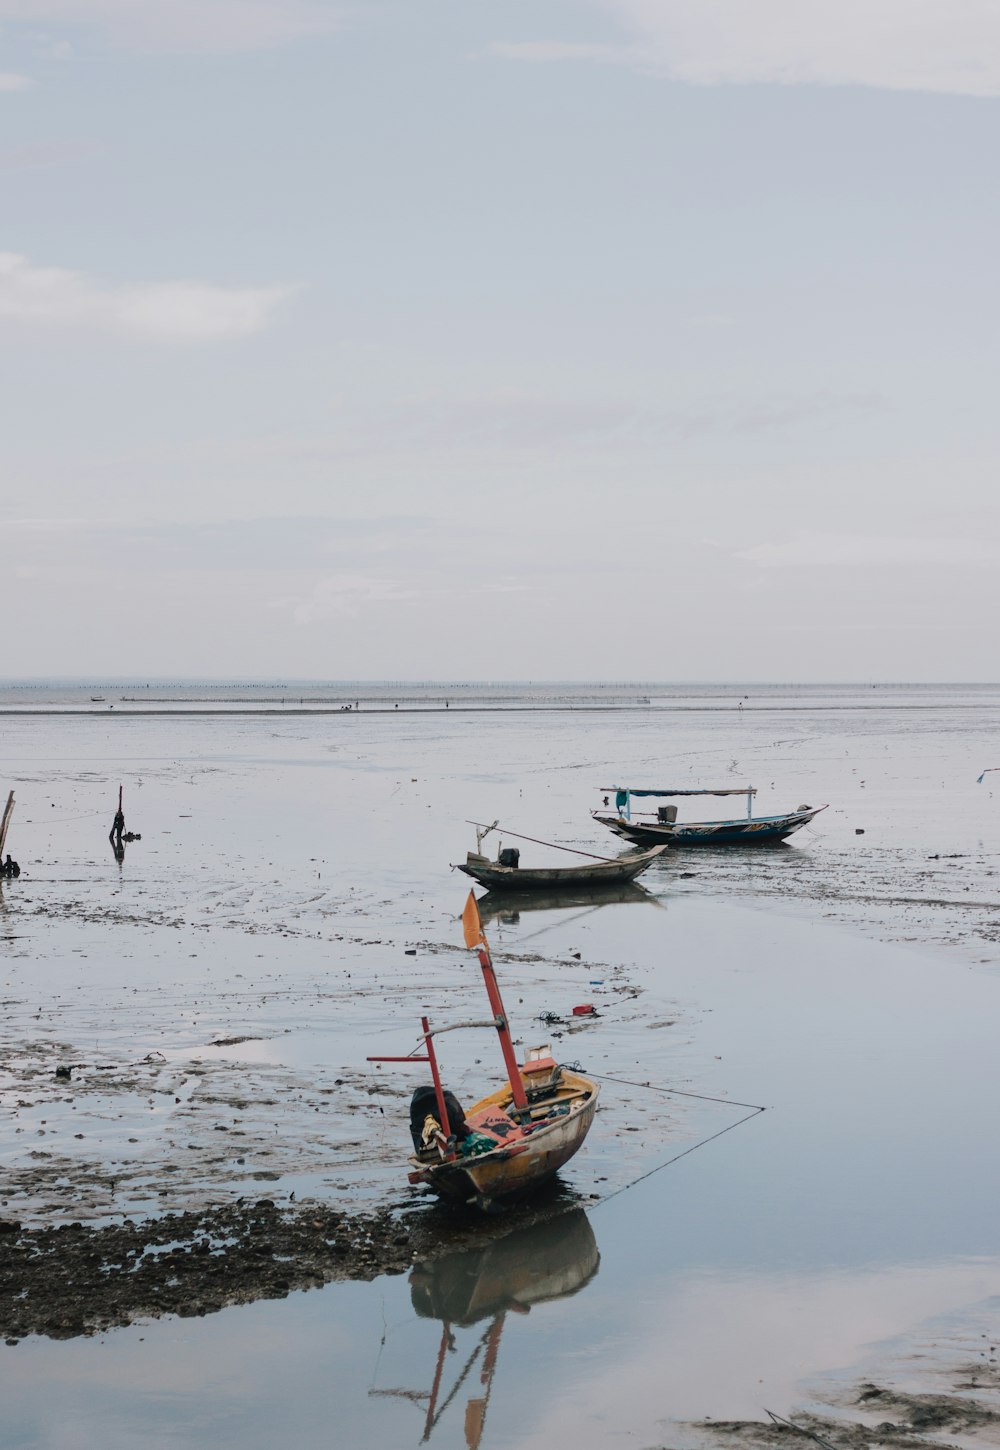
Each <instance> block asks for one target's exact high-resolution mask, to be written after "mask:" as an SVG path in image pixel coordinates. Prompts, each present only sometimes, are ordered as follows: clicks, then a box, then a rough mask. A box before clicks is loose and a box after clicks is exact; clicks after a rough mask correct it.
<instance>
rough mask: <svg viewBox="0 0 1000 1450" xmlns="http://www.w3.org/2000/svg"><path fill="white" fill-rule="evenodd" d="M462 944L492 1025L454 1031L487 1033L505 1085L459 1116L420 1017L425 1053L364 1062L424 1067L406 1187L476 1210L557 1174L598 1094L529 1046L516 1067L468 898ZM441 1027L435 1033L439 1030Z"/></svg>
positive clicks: (544, 1050) (414, 1104) (413, 1105)
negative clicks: (469, 952)
mask: <svg viewBox="0 0 1000 1450" xmlns="http://www.w3.org/2000/svg"><path fill="white" fill-rule="evenodd" d="M462 921H463V925H464V929H465V942H466V946H468V947H470V948H477V949H478V952H479V964H480V967H481V969H482V973H483V981H484V983H485V986H486V993H487V996H488V998H489V1002H490V1006H491V1007H492V1009H493V1014H494V1015H493V1017H492V1019H490V1020H489V1021H486V1022H463V1023H458V1024H456V1026H459V1027H494V1028H495V1029H496V1032H497V1036H498V1038H499V1040H500V1049H501V1052H502V1054H503V1060H504V1066H505V1067H506V1070H507V1080H506V1082H504V1083H503V1084H502V1085H501V1086H500V1087H499V1088H497V1089H495V1090H494V1091H493V1092H490V1093H487V1094H486V1096H485V1097H482V1098H479V1099H478V1100H477V1101H476V1102H475V1103H473V1105H472V1107H471V1108H469V1109H468V1110H467V1111H464V1110H463V1109H462V1107H461V1105H460V1103H459V1102H458V1100H457V1099H456V1098H455V1097H454V1096H453V1095H452V1094H451V1093H448V1092H446V1091H445V1089H444V1087H443V1085H442V1083H441V1077H440V1073H439V1072H438V1064H437V1055H436V1053H435V1050H434V1037H435V1036H436V1035H437V1033H436V1032H435V1031H434V1030H433V1029H432V1028H431V1026H430V1023H429V1021H428V1019H427V1018H426V1017H424V1018H422V1019H421V1036H422V1038H423V1042H424V1044H425V1052H424V1053H423V1054H421V1055H416V1054H410V1055H409V1056H408V1057H385V1056H380V1057H372V1058H369V1061H370V1062H426V1063H427V1064H428V1066H429V1067H430V1073H431V1079H432V1082H433V1086H430V1087H423V1088H417V1090H416V1091H415V1092H414V1094H413V1097H412V1099H411V1102H410V1133H411V1136H412V1139H413V1149H414V1151H413V1155H412V1157H411V1158H410V1165H411V1171H410V1175H409V1180H410V1182H411V1183H413V1184H423V1185H425V1186H426V1187H428V1188H430V1189H432V1190H433V1192H435V1193H438V1194H440V1195H441V1196H442V1197H443V1198H450V1199H453V1200H457V1201H458V1202H461V1203H472V1204H475V1205H477V1207H479V1208H482V1209H491V1208H493V1207H494V1206H495V1205H496V1204H498V1203H502V1202H509V1201H511V1200H514V1199H517V1198H521V1197H524V1196H525V1195H526V1194H529V1193H531V1192H533V1191H534V1190H535V1189H536V1188H538V1187H539V1186H540V1185H541V1184H543V1183H545V1182H547V1181H548V1180H549V1179H550V1178H552V1177H553V1175H554V1174H556V1173H558V1171H559V1169H560V1168H561V1167H562V1166H563V1164H564V1163H568V1162H569V1160H570V1159H571V1158H572V1157H573V1155H574V1153H576V1152H577V1150H578V1149H579V1148H580V1145H581V1144H582V1143H583V1140H584V1139H585V1138H586V1136H587V1133H588V1131H589V1130H590V1126H591V1124H592V1123H593V1121H594V1113H595V1112H596V1110H597V1099H598V1095H599V1092H600V1088H599V1087H598V1085H597V1083H596V1082H594V1081H593V1080H592V1079H591V1078H589V1077H586V1076H584V1074H583V1073H582V1072H580V1071H578V1070H577V1069H571V1068H568V1067H562V1066H560V1065H559V1064H558V1063H557V1062H556V1061H555V1060H554V1058H553V1057H552V1055H551V1052H550V1050H549V1048H548V1047H537V1048H532V1049H531V1050H530V1051H529V1053H528V1057H527V1060H526V1061H525V1062H524V1063H519V1062H518V1061H517V1058H516V1056H515V1053H514V1046H513V1042H512V1040H511V1035H510V1028H509V1026H508V1022H507V1014H506V1011H505V1010H504V1005H503V1001H502V999H501V996H500V988H499V987H498V985H497V980H496V974H495V972H494V970H493V962H492V959H491V957H490V949H489V944H488V942H487V940H486V937H485V935H484V933H483V924H482V921H481V919H480V916H479V909H478V907H477V905H476V898H475V896H473V894H472V892H471V891H470V892H469V899H468V901H467V902H466V905H465V911H464V912H463V915H462ZM449 1030H454V1029H453V1028H452V1029H449V1028H448V1027H443V1028H439V1029H437V1032H438V1033H440V1032H447V1031H449Z"/></svg>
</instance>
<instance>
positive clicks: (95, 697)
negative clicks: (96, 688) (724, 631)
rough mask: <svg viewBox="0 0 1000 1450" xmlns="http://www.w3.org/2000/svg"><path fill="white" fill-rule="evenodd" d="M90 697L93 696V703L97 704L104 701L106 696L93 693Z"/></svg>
mask: <svg viewBox="0 0 1000 1450" xmlns="http://www.w3.org/2000/svg"><path fill="white" fill-rule="evenodd" d="M90 698H91V701H92V703H93V704H95V705H100V704H101V703H102V701H103V700H104V696H103V695H91V697H90Z"/></svg>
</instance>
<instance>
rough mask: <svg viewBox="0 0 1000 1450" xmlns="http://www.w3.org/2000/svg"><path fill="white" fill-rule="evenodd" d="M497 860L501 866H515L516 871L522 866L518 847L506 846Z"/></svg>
mask: <svg viewBox="0 0 1000 1450" xmlns="http://www.w3.org/2000/svg"><path fill="white" fill-rule="evenodd" d="M497 859H498V862H499V864H500V865H501V866H513V867H514V869H515V870H516V869H517V867H518V866H519V865H520V864H521V853H520V851H519V850H518V849H517V847H516V846H504V848H503V850H502V851H501V852H500V855H499V857H498V858H497Z"/></svg>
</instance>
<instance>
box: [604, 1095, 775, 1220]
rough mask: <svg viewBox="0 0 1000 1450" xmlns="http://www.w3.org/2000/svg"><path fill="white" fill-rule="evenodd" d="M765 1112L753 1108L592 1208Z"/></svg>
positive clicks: (722, 1100)
mask: <svg viewBox="0 0 1000 1450" xmlns="http://www.w3.org/2000/svg"><path fill="white" fill-rule="evenodd" d="M717 1101H720V1102H724V1101H725V1099H721V1098H720V1099H718V1100H717ZM765 1111H766V1109H765V1108H754V1110H753V1112H752V1113H747V1114H746V1116H745V1117H742V1118H739V1119H737V1121H736V1122H735V1123H730V1124H729V1125H728V1127H725V1128H720V1129H719V1131H718V1132H717V1133H713V1134H712V1135H711V1137H709V1138H702V1140H701V1142H700V1143H694V1144H692V1146H691V1147H690V1148H685V1149H684V1151H683V1153H676V1154H675V1155H674V1157H673V1158H668V1159H667V1161H666V1162H665V1163H658V1164H657V1165H656V1167H655V1168H650V1169H649V1171H648V1172H647V1173H640V1174H639V1177H638V1178H633V1179H632V1182H631V1183H626V1184H624V1185H623V1186H622V1187H621V1188H616V1189H615V1191H614V1193H609V1194H607V1195H606V1196H605V1197H604V1198H602V1199H600V1200H599V1202H597V1203H595V1204H594V1207H595V1208H600V1207H601V1206H602V1205H603V1204H605V1203H610V1201H611V1199H612V1198H617V1197H618V1195H619V1194H620V1193H625V1192H626V1191H627V1190H628V1189H630V1188H634V1187H635V1186H636V1184H637V1183H643V1182H645V1180H646V1179H647V1178H652V1176H653V1174H654V1173H659V1172H661V1171H662V1169H664V1168H669V1167H670V1165H671V1164H672V1163H679V1162H680V1160H681V1159H682V1158H686V1157H687V1156H688V1154H689V1153H694V1152H696V1150H697V1149H698V1148H704V1147H705V1144H706V1143H713V1142H714V1141H715V1139H716V1138H721V1137H722V1136H723V1134H725V1133H731V1132H732V1131H733V1129H734V1128H738V1127H740V1126H741V1124H743V1123H748V1122H749V1121H750V1119H751V1118H756V1117H758V1116H759V1114H760V1113H763V1112H765Z"/></svg>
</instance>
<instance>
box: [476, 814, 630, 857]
mask: <svg viewBox="0 0 1000 1450" xmlns="http://www.w3.org/2000/svg"><path fill="white" fill-rule="evenodd" d="M465 824H466V825H467V826H477V827H478V828H479V829H480V830H486V831H501V832H502V833H503V834H504V835H505V836H513V837H514V840H515V841H532V842H534V844H535V845H536V846H551V847H552V849H553V851H568V852H569V853H570V855H571V856H586V857H587V858H588V860H590V861H614V860H615V859H616V858H615V857H614V856H595V855H594V853H593V851H578V850H577V849H576V847H575V846H557V845H556V843H555V841H540V840H539V839H538V837H537V836H519V835H518V833H517V831H508V829H507V827H506V826H501V825H500V823H499V821H494V823H493V825H492V826H487V825H486V824H485V822H483V821H466V823H465Z"/></svg>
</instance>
